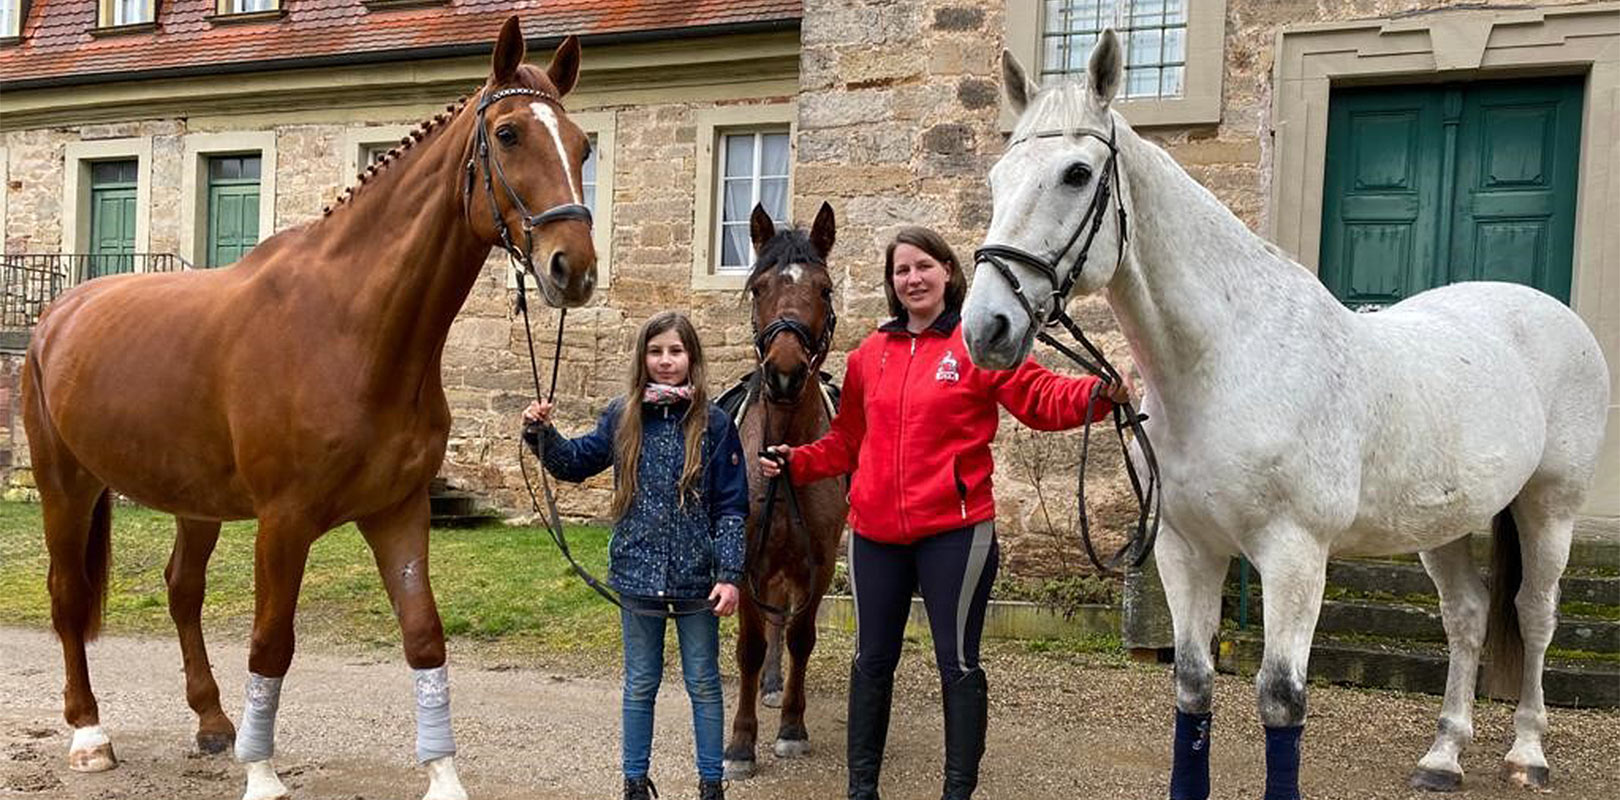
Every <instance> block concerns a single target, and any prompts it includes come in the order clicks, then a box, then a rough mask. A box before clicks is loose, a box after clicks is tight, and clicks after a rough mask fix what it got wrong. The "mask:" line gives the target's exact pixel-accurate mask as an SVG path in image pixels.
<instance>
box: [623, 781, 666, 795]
mask: <svg viewBox="0 0 1620 800" xmlns="http://www.w3.org/2000/svg"><path fill="white" fill-rule="evenodd" d="M657 796H658V789H657V787H654V786H653V782H652V779H651V778H648V777H646V776H642V777H640V778H625V779H624V800H652V798H655V797H657Z"/></svg>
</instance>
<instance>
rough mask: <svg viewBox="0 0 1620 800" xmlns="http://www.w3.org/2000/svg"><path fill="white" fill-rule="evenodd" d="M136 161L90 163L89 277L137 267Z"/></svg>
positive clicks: (87, 271)
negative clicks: (135, 254) (135, 256)
mask: <svg viewBox="0 0 1620 800" xmlns="http://www.w3.org/2000/svg"><path fill="white" fill-rule="evenodd" d="M137 166H138V164H137V162H135V161H112V162H98V163H94V164H91V165H90V260H89V262H88V263H87V264H86V266H85V275H84V278H85V279H86V280H88V279H90V278H99V277H101V276H102V275H111V274H114V273H118V272H130V271H132V270H133V269H134V268H135V258H134V253H135V191H136V175H137Z"/></svg>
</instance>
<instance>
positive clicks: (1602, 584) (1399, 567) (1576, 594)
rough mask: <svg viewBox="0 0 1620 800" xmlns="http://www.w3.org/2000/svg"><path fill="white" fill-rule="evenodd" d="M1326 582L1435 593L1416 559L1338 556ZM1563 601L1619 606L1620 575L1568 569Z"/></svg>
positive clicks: (1378, 592)
mask: <svg viewBox="0 0 1620 800" xmlns="http://www.w3.org/2000/svg"><path fill="white" fill-rule="evenodd" d="M1238 570H1239V566H1238V561H1237V559H1233V561H1232V567H1231V569H1230V571H1228V572H1227V576H1226V579H1227V585H1228V587H1229V588H1232V587H1236V586H1237V584H1238V574H1239V573H1238ZM1260 580H1261V579H1260V573H1259V571H1258V570H1255V569H1252V568H1251V569H1250V570H1249V581H1250V583H1251V584H1252V585H1257V584H1259V583H1260ZM1327 583H1328V591H1329V593H1330V594H1331V593H1333V590H1334V589H1340V590H1344V591H1346V592H1351V593H1354V594H1358V595H1375V596H1392V597H1396V598H1401V597H1410V596H1427V597H1434V596H1436V592H1435V589H1434V581H1432V580H1430V579H1429V573H1427V572H1424V571H1423V565H1422V564H1418V563H1416V562H1407V561H1392V560H1381V559H1336V560H1334V561H1329V562H1328V573H1327ZM1558 585H1559V587H1560V589H1561V595H1560V598H1561V601H1562V602H1565V603H1570V602H1578V603H1590V604H1594V605H1602V606H1620V576H1616V575H1597V574H1579V573H1566V574H1565V575H1564V577H1563V578H1562V579H1560V580H1559V582H1558Z"/></svg>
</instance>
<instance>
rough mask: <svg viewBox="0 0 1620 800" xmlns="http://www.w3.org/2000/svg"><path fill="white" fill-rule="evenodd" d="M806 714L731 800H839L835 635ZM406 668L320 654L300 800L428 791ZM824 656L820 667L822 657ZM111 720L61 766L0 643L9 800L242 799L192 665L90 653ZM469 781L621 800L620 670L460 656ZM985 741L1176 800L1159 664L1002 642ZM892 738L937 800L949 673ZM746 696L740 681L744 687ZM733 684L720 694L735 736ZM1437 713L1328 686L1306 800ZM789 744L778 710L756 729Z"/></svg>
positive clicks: (1392, 759) (906, 668)
mask: <svg viewBox="0 0 1620 800" xmlns="http://www.w3.org/2000/svg"><path fill="white" fill-rule="evenodd" d="M823 641H824V647H823V648H822V650H820V651H818V656H819V657H818V658H817V662H818V663H817V664H816V665H815V669H816V670H817V671H818V673H819V677H818V679H817V680H816V681H815V683H816V685H815V686H814V687H813V688H814V693H813V696H812V697H811V711H810V721H809V724H810V731H811V737H812V740H813V743H814V747H815V751H814V753H813V754H812V755H811V756H810V757H809V758H808V759H805V760H802V761H796V762H784V761H777V760H775V759H774V758H772V757H771V756H770V754H769V747H768V743H767V745H765V746H762V747H761V761H760V767H761V774H760V776H759V777H757V778H755V779H754V780H751V781H748V782H746V783H737V784H734V785H733V786H732V787H731V789H730V792H729V795H730V796H731V797H732V798H733V799H734V800H737V799H738V798H741V800H748V798H762V799H763V798H771V799H778V800H809V798H834V797H842V796H843V780H844V775H843V771H842V763H843V757H842V742H843V735H844V731H843V703H842V697H841V695H840V694H839V693H840V692H841V690H842V686H841V683H842V681H841V680H840V679H839V676H841V675H843V674H846V673H845V672H844V671H843V670H842V669H841V668H840V667H841V665H843V664H847V663H848V662H847V658H848V651H847V649H843V650H840V648H841V647H844V648H847V644H845V643H844V642H842V641H841V637H838V636H837V635H834V634H829V635H827V636H824V637H823ZM396 652H397V651H393V650H389V651H374V650H363V651H353V652H349V651H345V650H343V649H342V648H332V647H319V646H306V647H305V649H304V650H303V651H302V652H300V653H299V654H298V657H297V659H296V660H295V661H294V663H293V671H292V673H291V674H290V675H289V677H288V679H287V688H286V693H285V695H284V697H283V700H282V706H281V707H282V713H281V717H280V720H279V725H278V731H277V734H278V736H277V739H278V748H279V749H278V753H277V758H276V765H277V767H278V769H279V770H280V772H281V775H282V777H283V780H284V781H285V782H286V783H287V785H288V786H289V787H290V788H292V789H293V793H294V797H295V798H297V799H298V800H317V799H319V800H328V799H330V800H379V799H380V798H398V800H415V798H419V797H420V796H421V793H422V791H423V790H424V789H425V788H426V779H425V778H424V777H423V776H422V775H421V774H420V773H418V772H416V771H415V770H414V769H413V768H412V765H411V752H412V743H413V741H414V738H413V737H414V728H413V724H412V718H411V712H412V703H411V700H410V697H411V695H410V682H409V678H408V676H407V670H406V669H405V666H404V664H403V661H402V659H400V658H399V657H398V656H397V655H396ZM823 654H824V655H823ZM90 658H91V669H92V675H93V677H94V679H95V681H96V685H97V687H98V689H99V691H100V693H101V694H100V700H101V709H102V721H103V724H104V725H106V726H107V729H108V732H109V733H110V734H111V736H112V737H113V741H114V746H115V747H116V749H117V752H118V755H119V757H120V758H121V759H122V762H123V763H122V766H121V767H120V768H119V769H117V770H115V771H113V772H109V773H104V774H100V775H79V774H76V773H72V772H69V771H68V770H67V769H66V767H65V765H64V761H65V758H64V756H65V752H66V748H67V739H68V734H67V729H66V726H65V725H64V724H63V722H62V719H61V709H60V705H59V698H60V696H61V694H60V693H61V685H62V684H61V669H62V668H61V660H60V650H59V649H58V648H57V645H56V643H55V641H54V640H53V639H52V638H51V636H50V635H49V634H47V633H44V632H40V631H35V630H22V629H13V628H4V629H0V797H6V798H11V797H18V798H28V800H58V799H61V800H65V799H66V798H74V799H75V800H103V799H111V798H119V799H121V800H122V799H125V798H127V799H128V800H192V798H198V799H199V800H200V799H201V798H209V799H210V800H232V799H233V798H237V797H240V796H241V791H242V782H241V773H240V770H239V768H237V767H236V766H235V765H234V764H233V763H232V762H231V761H229V760H228V759H226V758H222V757H212V758H200V757H194V756H188V755H187V754H186V751H187V748H188V746H189V744H190V741H191V733H192V726H193V718H192V715H191V713H190V710H189V709H187V708H186V706H185V702H184V697H183V692H182V677H181V673H180V658H179V648H178V647H177V646H176V645H175V643H174V642H173V641H172V640H169V639H136V638H120V637H110V638H108V639H105V640H103V641H102V642H100V643H98V644H97V645H95V646H94V647H93V648H92V649H91V651H90ZM451 658H452V662H451V675H452V677H453V680H454V686H455V689H454V692H453V695H452V697H453V709H454V719H455V729H456V736H457V740H458V743H459V745H460V748H461V755H460V757H459V758H458V760H457V765H458V767H459V768H460V770H461V774H462V776H463V779H464V780H465V781H466V783H467V787H468V789H469V791H470V792H471V794H472V797H473V798H474V800H517V799H518V798H524V799H525V800H528V799H529V798H544V799H545V800H576V799H577V800H583V798H587V797H589V798H605V797H615V796H617V794H618V791H619V784H618V781H619V778H618V773H617V763H618V709H619V694H618V677H617V674H616V671H615V669H614V668H613V667H611V666H609V667H603V666H601V665H586V664H577V663H576V664H572V665H568V666H559V665H551V666H548V667H538V668H536V667H529V666H524V667H522V668H518V667H515V666H513V665H511V664H506V663H502V662H501V660H500V656H499V655H498V654H497V655H494V656H491V655H490V654H489V653H488V652H487V650H480V648H479V647H478V646H477V645H474V644H471V643H467V642H460V643H457V644H455V645H453V647H452V657H451ZM213 659H214V662H215V663H216V664H217V665H219V666H218V677H219V681H220V685H221V687H222V688H223V693H224V695H225V703H226V711H227V712H228V713H230V714H231V716H232V718H233V719H236V718H239V713H238V712H239V710H240V706H241V693H240V691H239V687H240V686H241V685H242V682H243V677H244V674H243V673H244V669H245V666H244V665H245V663H246V656H245V652H244V650H243V648H242V647H241V646H240V645H239V644H238V643H236V642H229V643H224V644H223V645H219V644H216V645H215V647H214V651H213ZM986 666H987V668H988V672H989V674H990V679H991V696H992V703H993V705H992V708H991V725H990V743H989V751H988V754H987V756H986V759H985V776H984V783H983V785H982V788H981V791H980V793H979V796H980V797H983V798H987V800H1000V799H1001V798H1056V797H1078V798H1142V797H1162V796H1164V786H1165V781H1166V780H1167V779H1168V766H1167V765H1168V743H1169V723H1170V708H1169V703H1170V687H1169V679H1168V676H1167V669H1166V668H1162V667H1124V668H1121V667H1110V666H1107V665H1104V664H1101V663H1099V662H1098V660H1097V659H1095V658H1091V657H1064V656H1053V655H1034V654H1030V653H1028V652H1027V651H1026V650H1024V649H1022V648H1019V647H1017V646H1014V645H1000V646H998V647H996V648H995V649H994V652H993V653H991V654H989V655H988V656H987V658H986ZM902 671H903V674H902V676H901V683H900V686H901V690H900V692H901V694H902V697H901V698H900V700H899V701H898V705H897V708H896V712H895V723H894V731H893V734H892V735H891V745H890V759H889V767H888V769H886V771H885V773H884V789H885V795H884V796H885V797H887V798H891V800H932V798H937V797H938V796H939V789H938V775H939V770H940V763H939V762H940V733H939V726H940V721H939V720H940V717H939V711H938V689H937V678H934V677H932V676H931V675H930V674H929V666H928V664H927V662H926V658H925V653H924V652H923V651H922V649H921V648H918V647H916V646H910V647H908V655H907V657H906V660H905V663H904V665H903V666H902ZM732 680H733V681H734V678H733V679H732ZM734 689H735V686H734V685H728V687H727V704H728V708H727V712H728V723H729V713H730V711H731V703H732V701H733V698H734V696H735V695H734V694H733V690H734ZM1217 703H1218V704H1219V705H1218V709H1219V710H1218V713H1219V714H1220V716H1219V717H1218V718H1217V729H1216V738H1215V750H1214V752H1215V756H1214V758H1215V764H1214V771H1215V774H1214V783H1215V786H1216V790H1215V796H1216V797H1218V798H1257V797H1259V796H1260V794H1261V779H1262V765H1261V753H1262V741H1261V737H1260V736H1259V729H1258V722H1257V720H1256V718H1255V714H1254V711H1253V701H1252V699H1251V689H1250V686H1249V685H1248V683H1247V682H1246V681H1241V680H1237V679H1233V678H1230V677H1222V678H1221V679H1220V681H1219V684H1218V689H1217ZM1438 706H1439V702H1438V699H1437V698H1430V697H1423V696H1407V695H1396V694H1389V693H1374V692H1364V691H1353V690H1347V689H1338V688H1332V687H1325V688H1324V687H1318V688H1315V689H1314V690H1313V693H1312V697H1311V714H1312V716H1311V723H1310V725H1309V727H1307V729H1306V739H1305V765H1304V770H1303V771H1304V775H1305V777H1304V789H1305V792H1306V796H1307V797H1309V798H1312V800H1330V799H1332V798H1346V799H1348V798H1367V799H1369V800H1370V799H1371V798H1379V799H1380V800H1383V799H1385V798H1401V797H1408V796H1420V797H1421V796H1422V795H1413V793H1411V792H1408V791H1407V789H1406V788H1405V776H1406V773H1407V771H1408V769H1409V768H1410V767H1411V766H1412V764H1413V763H1414V762H1415V760H1416V759H1417V757H1418V756H1419V755H1421V754H1422V751H1423V748H1424V747H1426V746H1427V744H1428V741H1429V736H1430V733H1431V731H1433V729H1434V724H1435V723H1434V715H1435V713H1436V712H1437V711H1438ZM1510 714H1511V710H1510V709H1508V708H1507V707H1505V706H1501V705H1497V704H1490V705H1486V706H1484V707H1482V709H1481V712H1480V714H1479V716H1478V720H1477V722H1476V729H1477V731H1478V738H1477V742H1478V744H1477V745H1476V746H1475V747H1474V748H1473V749H1472V750H1471V751H1470V752H1469V753H1467V754H1466V755H1465V760H1464V766H1465V767H1466V768H1469V769H1470V770H1472V771H1471V772H1470V774H1469V775H1468V778H1467V781H1466V783H1465V792H1464V793H1463V794H1462V795H1460V796H1461V797H1467V798H1520V797H1523V796H1524V795H1523V793H1522V792H1519V791H1515V790H1511V789H1509V788H1508V787H1506V786H1505V785H1503V784H1501V783H1499V782H1498V781H1497V780H1496V778H1495V766H1496V763H1497V761H1498V759H1500V757H1501V754H1502V753H1503V752H1505V750H1506V747H1507V744H1508V742H1509V740H1510V738H1511V720H1510ZM689 719H690V714H689V711H688V707H687V706H686V700H685V697H684V694H682V693H681V691H680V686H679V679H678V678H675V677H673V676H671V678H668V679H666V681H665V691H664V694H662V695H661V696H660V715H659V727H658V732H657V735H656V740H655V741H656V743H657V744H656V750H655V753H654V761H653V778H654V780H655V781H656V782H657V783H658V784H659V785H660V787H661V789H662V792H663V795H664V797H665V798H672V799H674V800H678V799H679V798H685V797H688V796H690V795H694V794H695V792H694V790H693V780H694V778H693V772H692V767H691V756H690V755H689V754H690V752H691V750H690V748H691V734H690V729H689V727H688V726H689ZM761 728H762V729H764V730H765V731H767V732H774V730H775V715H774V713H771V714H768V715H766V716H765V717H764V719H763V720H762V722H761ZM1547 749H1548V754H1549V756H1550V757H1551V758H1552V759H1553V776H1554V787H1555V793H1556V794H1557V795H1558V796H1560V797H1565V798H1592V799H1593V800H1596V799H1597V798H1605V799H1607V798H1612V797H1616V796H1620V714H1617V713H1613V712H1588V711H1568V710H1561V709H1555V710H1554V711H1553V712H1552V731H1551V733H1550V737H1549V742H1548V748H1547Z"/></svg>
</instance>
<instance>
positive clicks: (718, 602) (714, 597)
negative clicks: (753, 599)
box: [709, 583, 737, 617]
mask: <svg viewBox="0 0 1620 800" xmlns="http://www.w3.org/2000/svg"><path fill="white" fill-rule="evenodd" d="M709 603H710V604H712V605H713V606H714V615H715V616H717V617H729V616H731V614H732V612H734V611H736V610H737V586H736V585H735V584H730V583H717V584H715V585H714V589H713V591H710V592H709Z"/></svg>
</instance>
